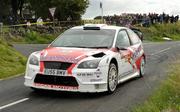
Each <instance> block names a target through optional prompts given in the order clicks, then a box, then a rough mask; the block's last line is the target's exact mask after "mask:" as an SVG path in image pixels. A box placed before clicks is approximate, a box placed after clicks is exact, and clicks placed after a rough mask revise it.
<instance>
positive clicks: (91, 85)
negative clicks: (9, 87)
mask: <svg viewBox="0 0 180 112" xmlns="http://www.w3.org/2000/svg"><path fill="white" fill-rule="evenodd" d="M144 65H145V54H144V50H143V46H142V42H141V40H140V39H139V37H138V36H137V35H136V34H135V33H134V32H133V31H132V30H130V29H129V28H126V27H117V26H108V25H105V24H97V25H94V24H89V25H84V26H77V27H73V28H71V29H69V30H67V31H65V32H64V33H63V34H62V35H60V36H59V37H58V38H57V39H56V40H55V41H54V42H52V43H51V44H50V45H49V46H48V47H47V48H46V49H44V50H42V51H37V52H34V53H32V54H31V55H30V56H29V59H28V62H27V67H26V74H25V83H24V84H25V85H26V86H28V87H31V88H34V89H46V90H59V91H74V92H105V91H108V92H109V93H113V92H114V91H115V89H116V87H117V85H118V84H119V83H122V82H125V81H127V80H129V79H132V78H135V77H142V76H143V75H144Z"/></svg>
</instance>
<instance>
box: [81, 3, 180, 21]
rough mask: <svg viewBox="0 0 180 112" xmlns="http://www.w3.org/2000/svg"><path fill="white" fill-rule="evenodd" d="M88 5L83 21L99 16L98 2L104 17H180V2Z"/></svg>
mask: <svg viewBox="0 0 180 112" xmlns="http://www.w3.org/2000/svg"><path fill="white" fill-rule="evenodd" d="M89 1H90V4H89V7H88V8H87V10H86V13H85V14H84V15H83V16H82V18H83V19H93V18H94V17H96V16H99V15H101V10H100V1H102V3H103V9H104V10H103V12H104V15H114V14H117V15H120V14H121V13H149V12H151V13H154V12H156V13H158V14H160V13H162V12H165V13H167V14H170V15H180V0H89Z"/></svg>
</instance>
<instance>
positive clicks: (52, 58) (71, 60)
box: [40, 56, 80, 63]
mask: <svg viewBox="0 0 180 112" xmlns="http://www.w3.org/2000/svg"><path fill="white" fill-rule="evenodd" d="M40 60H41V61H62V62H69V63H78V62H79V61H80V60H79V59H75V58H74V57H69V56H46V57H43V56H42V57H41V59H40Z"/></svg>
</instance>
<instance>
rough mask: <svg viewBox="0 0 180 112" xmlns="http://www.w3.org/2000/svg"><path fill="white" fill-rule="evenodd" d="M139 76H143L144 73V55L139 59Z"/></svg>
mask: <svg viewBox="0 0 180 112" xmlns="http://www.w3.org/2000/svg"><path fill="white" fill-rule="evenodd" d="M139 72H140V73H139V76H140V77H143V76H144V74H145V59H144V57H143V58H142V59H141V64H140V71H139Z"/></svg>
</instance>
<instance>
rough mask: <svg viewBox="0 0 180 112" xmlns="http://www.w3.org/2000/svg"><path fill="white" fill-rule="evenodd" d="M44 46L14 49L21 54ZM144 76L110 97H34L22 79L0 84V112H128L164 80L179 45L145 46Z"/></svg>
mask: <svg viewBox="0 0 180 112" xmlns="http://www.w3.org/2000/svg"><path fill="white" fill-rule="evenodd" d="M45 46H47V45H22V44H21V45H14V48H15V49H17V50H18V51H19V52H21V53H22V54H24V55H26V56H28V55H29V54H30V53H31V52H33V51H36V50H41V49H43V48H44V47H45ZM144 47H145V52H146V55H147V64H146V74H145V76H144V77H143V78H140V79H138V78H137V79H133V80H131V81H128V82H126V83H124V84H120V85H119V86H118V88H117V90H116V91H115V93H114V94H112V95H105V94H82V93H69V92H68V93H67V92H41V93H35V92H33V90H31V89H30V88H27V87H25V86H24V85H23V83H24V78H23V76H18V77H15V78H10V79H6V80H1V81H0V112H129V111H130V110H131V109H132V108H133V107H134V106H136V105H138V104H140V103H142V102H144V101H145V100H146V99H147V98H148V96H149V95H151V93H152V92H153V91H154V90H155V89H156V88H157V87H158V85H159V84H160V82H161V81H162V80H163V79H165V78H166V76H167V71H168V67H169V65H170V64H171V63H173V62H174V61H176V60H177V57H180V42H165V43H145V44H144Z"/></svg>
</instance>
